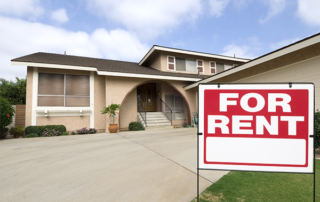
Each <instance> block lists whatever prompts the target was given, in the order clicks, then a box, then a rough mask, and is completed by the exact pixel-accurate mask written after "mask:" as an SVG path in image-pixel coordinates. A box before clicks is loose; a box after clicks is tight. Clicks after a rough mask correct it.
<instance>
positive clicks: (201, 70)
mask: <svg viewBox="0 0 320 202" xmlns="http://www.w3.org/2000/svg"><path fill="white" fill-rule="evenodd" d="M203 66H204V64H203V60H197V70H198V72H199V73H203V72H204V67H203Z"/></svg>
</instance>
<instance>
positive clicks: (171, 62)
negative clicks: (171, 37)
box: [167, 56, 176, 71]
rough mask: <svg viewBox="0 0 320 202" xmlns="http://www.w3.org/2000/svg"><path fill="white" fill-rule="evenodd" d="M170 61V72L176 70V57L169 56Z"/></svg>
mask: <svg viewBox="0 0 320 202" xmlns="http://www.w3.org/2000/svg"><path fill="white" fill-rule="evenodd" d="M167 59H168V70H172V71H174V70H176V65H175V60H176V59H175V57H173V56H167Z"/></svg>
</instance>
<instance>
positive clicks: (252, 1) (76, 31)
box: [0, 0, 320, 80]
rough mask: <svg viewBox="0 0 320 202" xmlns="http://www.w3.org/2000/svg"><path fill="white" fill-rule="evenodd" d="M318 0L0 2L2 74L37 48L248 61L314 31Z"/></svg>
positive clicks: (11, 73)
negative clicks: (154, 51) (168, 52)
mask: <svg viewBox="0 0 320 202" xmlns="http://www.w3.org/2000/svg"><path fill="white" fill-rule="evenodd" d="M319 8H320V1H319V0H77V1H75V0H73V1H72V0H14V1H13V0H1V1H0V78H4V79H6V80H15V77H18V78H25V77H26V69H27V68H26V67H24V66H15V65H11V60H12V59H14V58H17V57H21V56H25V55H29V54H32V53H36V52H48V53H58V54H63V53H64V51H66V53H67V55H77V56H86V57H95V58H104V59H112V60H122V61H130V62H139V61H140V60H141V59H142V57H143V56H144V55H145V54H146V53H147V52H148V50H149V49H150V48H151V47H152V46H153V45H159V46H166V47H171V48H179V49H185V50H191V51H199V52H205V53H212V54H221V55H228V56H234V54H235V56H236V57H242V58H249V59H253V58H255V57H259V56H261V55H264V54H267V53H269V52H271V51H274V50H276V49H279V48H281V47H283V46H286V45H289V44H291V43H293V42H295V41H298V40H301V39H304V38H306V37H308V36H311V35H313V34H316V33H318V32H320V12H319Z"/></svg>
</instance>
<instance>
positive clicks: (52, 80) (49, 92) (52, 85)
mask: <svg viewBox="0 0 320 202" xmlns="http://www.w3.org/2000/svg"><path fill="white" fill-rule="evenodd" d="M89 80H90V78H89V76H88V75H72V74H52V73H39V82H38V106H39V107H40V106H52V107H53V106H54V107H89V106H90V82H89Z"/></svg>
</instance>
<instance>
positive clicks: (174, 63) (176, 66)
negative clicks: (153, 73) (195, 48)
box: [168, 56, 198, 73]
mask: <svg viewBox="0 0 320 202" xmlns="http://www.w3.org/2000/svg"><path fill="white" fill-rule="evenodd" d="M168 70H173V71H181V72H193V73H197V72H198V71H197V63H196V60H193V59H185V58H178V57H173V56H168Z"/></svg>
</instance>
